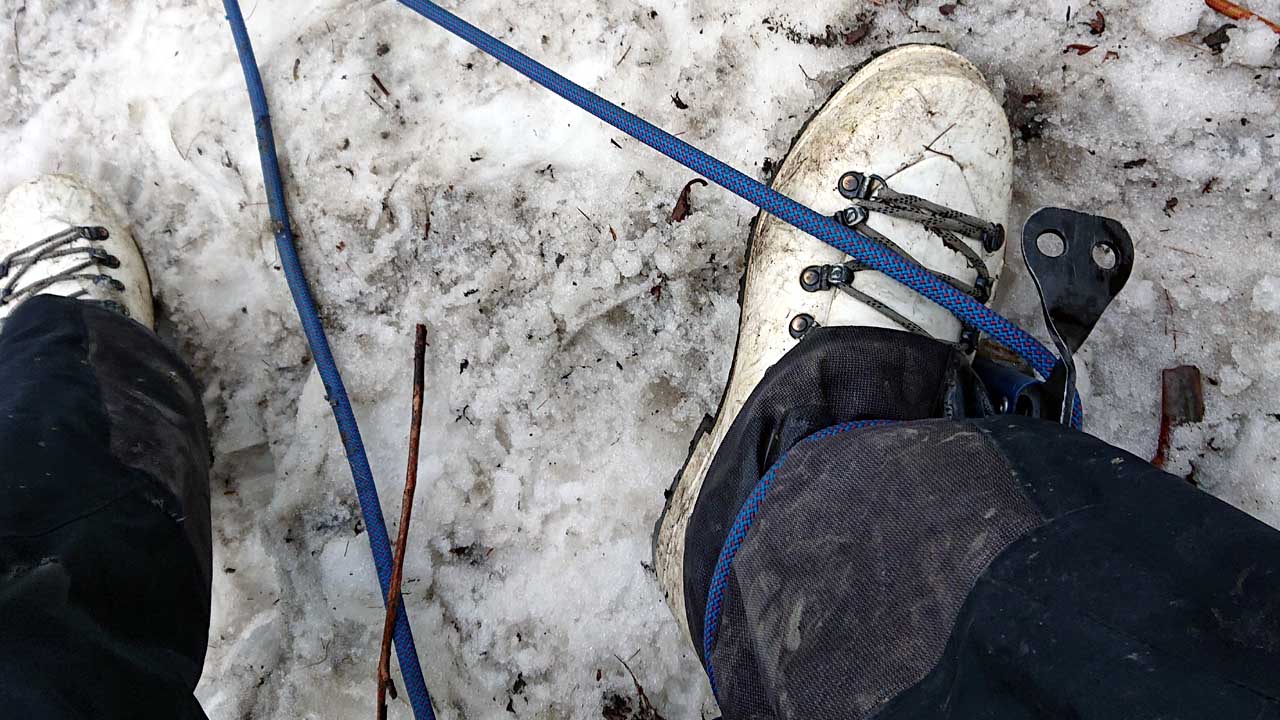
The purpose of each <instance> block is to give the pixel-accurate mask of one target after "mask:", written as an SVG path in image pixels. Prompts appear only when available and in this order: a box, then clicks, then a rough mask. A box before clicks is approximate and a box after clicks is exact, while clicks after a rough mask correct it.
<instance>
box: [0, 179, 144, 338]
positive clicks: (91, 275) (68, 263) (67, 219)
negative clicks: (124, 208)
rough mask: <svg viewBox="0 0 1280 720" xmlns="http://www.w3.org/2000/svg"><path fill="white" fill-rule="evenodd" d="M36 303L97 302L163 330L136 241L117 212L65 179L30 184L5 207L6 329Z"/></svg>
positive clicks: (0, 278) (2, 282)
mask: <svg viewBox="0 0 1280 720" xmlns="http://www.w3.org/2000/svg"><path fill="white" fill-rule="evenodd" d="M35 295H60V296H62V297H69V298H80V299H83V300H91V301H96V302H99V303H102V304H103V305H105V306H107V307H110V308H111V309H114V310H116V311H118V312H120V313H121V314H124V315H127V316H128V317H131V318H133V319H134V320H136V321H138V322H140V323H142V324H143V325H145V326H147V327H148V328H154V326H155V306H154V300H153V299H152V296H151V277H150V275H149V274H148V273H147V264H146V262H145V261H144V260H143V259H142V253H141V252H140V251H139V250H138V245H137V244H136V243H135V242H134V240H133V235H132V234H130V233H129V229H128V228H127V227H126V226H125V224H124V222H123V221H121V219H120V216H119V215H118V214H117V213H116V212H115V211H114V210H113V208H112V205H110V204H108V203H107V202H106V201H105V200H104V199H103V198H101V197H99V196H98V194H97V193H95V192H94V191H93V190H90V189H89V188H88V187H86V186H85V185H84V184H83V183H81V182H80V181H79V180H76V179H74V178H70V177H66V176H63V175H46V176H44V177H41V178H37V179H35V180H32V181H29V182H26V183H23V184H21V185H19V186H17V187H15V188H14V189H13V190H11V191H10V192H9V194H8V196H6V197H5V199H4V203H3V205H0V323H3V322H4V319H5V318H6V317H8V315H9V314H10V313H11V312H13V310H14V308H16V307H17V306H18V305H19V304H21V303H22V302H23V301H24V300H26V299H28V298H30V297H32V296H35Z"/></svg>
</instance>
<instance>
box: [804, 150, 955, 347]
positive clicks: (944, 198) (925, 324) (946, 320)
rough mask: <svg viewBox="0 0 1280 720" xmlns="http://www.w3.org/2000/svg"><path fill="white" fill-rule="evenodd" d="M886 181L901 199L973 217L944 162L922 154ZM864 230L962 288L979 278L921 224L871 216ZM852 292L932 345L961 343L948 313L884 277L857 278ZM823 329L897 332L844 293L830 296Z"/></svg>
mask: <svg viewBox="0 0 1280 720" xmlns="http://www.w3.org/2000/svg"><path fill="white" fill-rule="evenodd" d="M885 179H886V180H887V182H888V183H889V186H890V187H892V188H893V189H894V190H895V191H897V192H899V193H904V194H908V195H915V196H917V197H921V198H925V199H928V200H930V201H932V202H935V203H937V204H939V205H944V206H946V207H949V208H951V209H952V210H957V211H959V212H963V213H967V214H976V208H975V203H974V198H973V194H972V192H971V191H970V188H969V184H968V182H967V181H966V180H965V175H964V171H963V170H962V169H961V168H960V166H959V165H958V164H957V163H956V162H955V161H954V160H952V159H950V158H948V157H944V156H942V155H938V154H935V153H932V152H926V153H925V156H924V157H922V158H921V159H920V160H919V161H917V162H913V163H911V164H910V165H908V166H907V167H905V168H904V169H903V170H901V171H898V172H897V173H895V174H893V175H892V176H885ZM866 224H867V225H868V226H870V227H871V228H873V229H874V230H876V231H877V232H879V233H880V234H882V235H884V236H885V237H887V238H888V239H890V240H892V241H893V242H894V243H895V244H897V245H898V247H900V248H902V250H903V251H904V252H906V253H908V254H909V255H911V256H912V257H913V258H915V259H916V261H918V262H919V263H920V264H921V265H924V266H925V267H927V268H929V269H930V270H934V271H936V272H940V273H944V274H946V275H950V276H952V277H955V278H958V279H960V280H962V281H964V282H973V280H974V279H975V278H976V277H977V272H976V271H975V270H974V269H972V268H971V267H969V263H968V261H967V260H966V259H965V258H964V257H963V256H962V255H960V254H959V253H957V252H955V251H953V250H951V249H949V248H947V247H946V246H945V245H944V244H943V242H942V240H941V239H940V238H939V237H938V236H937V235H935V234H933V233H932V232H930V231H929V230H928V229H927V228H925V226H924V225H923V224H922V223H919V222H916V221H914V220H909V219H906V218H897V217H891V216H889V215H885V214H883V213H878V212H873V213H871V214H870V216H869V217H868V218H867V223H866ZM854 287H855V288H857V289H859V290H861V291H862V292H863V293H865V294H867V295H868V296H870V297H872V298H874V299H875V300H876V301H878V302H881V303H884V304H885V305H887V306H888V307H890V308H892V309H894V310H895V311H897V312H898V313H900V314H902V315H903V316H905V317H906V318H907V319H909V320H911V321H912V322H914V323H916V324H918V325H919V326H920V327H922V328H923V329H924V330H925V331H926V332H927V333H929V335H931V336H932V337H934V338H936V339H939V340H945V341H950V342H954V341H956V340H958V339H959V337H960V329H961V328H960V323H959V321H957V320H956V319H955V318H954V317H953V316H952V315H951V313H950V312H949V311H947V310H945V309H942V308H940V307H938V306H937V305H934V304H933V303H932V302H930V301H929V300H926V299H925V298H924V297H922V296H920V295H918V294H917V293H916V292H915V291H913V290H911V289H909V288H907V287H905V286H903V285H900V284H898V283H897V282H895V281H893V280H891V279H889V278H888V277H886V276H884V275H881V274H879V273H873V272H860V273H858V276H857V278H856V280H855V282H854ZM824 324H830V325H871V326H875V327H886V328H893V329H901V327H900V326H899V325H898V324H896V323H895V322H893V321H892V320H889V319H888V318H887V317H885V316H884V315H883V314H881V313H879V312H877V311H873V310H869V309H868V308H867V306H866V305H865V304H863V303H862V302H861V301H859V300H857V299H855V298H852V297H849V296H847V295H844V294H842V293H834V294H833V295H832V299H831V308H830V313H829V315H828V317H827V322H826V323H824Z"/></svg>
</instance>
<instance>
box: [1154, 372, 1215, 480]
mask: <svg viewBox="0 0 1280 720" xmlns="http://www.w3.org/2000/svg"><path fill="white" fill-rule="evenodd" d="M1201 420H1204V387H1203V385H1202V383H1201V376H1200V368H1197V367H1196V366H1194V365H1179V366H1178V367H1173V368H1169V369H1167V370H1165V371H1164V372H1163V373H1161V374H1160V434H1159V437H1158V440H1157V444H1156V455H1155V457H1154V458H1152V459H1151V464H1152V465H1155V466H1156V467H1158V468H1160V469H1161V470H1163V469H1164V466H1165V464H1166V463H1167V462H1168V461H1169V450H1170V449H1171V446H1172V445H1173V429H1174V428H1175V427H1177V426H1179V425H1189V424H1192V423H1198V422H1200V421H1201Z"/></svg>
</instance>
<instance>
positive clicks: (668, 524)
mask: <svg viewBox="0 0 1280 720" xmlns="http://www.w3.org/2000/svg"><path fill="white" fill-rule="evenodd" d="M1012 145H1013V141H1012V138H1011V137H1010V133H1009V123H1008V120H1007V118H1006V117H1005V114H1004V110H1003V108H1002V107H1001V104H1000V101H999V100H998V99H997V98H996V97H994V96H993V95H992V93H991V90H990V89H989V88H988V87H987V84H986V82H985V81H984V80H983V78H982V75H981V74H980V73H979V72H978V70H977V69H976V68H974V66H973V65H971V64H970V63H969V62H968V61H967V60H965V59H964V58H962V57H961V56H959V55H957V54H956V53H954V52H951V51H949V50H946V49H943V48H940V47H934V46H929V45H912V46H905V47H901V48H898V49H896V50H893V51H891V52H888V53H886V54H884V55H882V56H880V57H879V58H877V59H875V60H874V61H872V62H871V63H869V64H868V65H866V66H865V67H864V68H863V69H862V70H860V71H859V72H858V73H857V74H856V75H855V76H854V77H853V78H852V79H851V80H849V82H848V83H846V84H845V85H844V87H842V88H841V89H840V90H839V91H838V92H837V93H836V94H835V95H834V96H833V97H832V98H831V99H830V100H829V101H828V102H827V104H826V105H825V106H824V107H823V108H822V109H821V110H820V111H819V112H818V113H817V114H816V115H815V116H814V117H813V118H812V120H810V122H809V124H808V126H807V127H806V128H805V129H804V131H803V132H802V133H801V135H800V137H799V139H797V140H796V142H795V144H794V146H793V147H792V148H791V151H790V153H789V154H788V156H787V159H786V161H785V162H784V163H783V165H782V167H781V168H780V170H779V171H778V175H777V177H776V178H775V179H774V181H773V187H774V189H776V190H778V191H779V192H781V193H782V194H784V195H787V196H790V197H791V198H793V199H795V200H797V201H799V202H801V203H803V204H805V205H808V206H809V207H811V208H813V209H814V210H817V211H818V212H820V213H825V214H829V215H835V214H836V213H838V212H840V211H842V210H845V209H846V208H848V207H849V206H850V204H851V203H850V199H846V198H852V199H855V200H858V201H866V200H870V202H856V203H855V204H859V205H861V206H862V207H864V208H866V209H869V210H871V212H870V213H864V214H862V215H858V214H856V213H854V214H844V215H843V217H844V218H845V221H846V222H848V223H850V224H855V225H857V227H858V229H859V230H860V231H862V232H863V233H864V234H871V235H874V234H875V233H876V232H878V233H879V234H880V235H883V236H884V237H885V238H887V239H888V240H889V241H891V242H892V243H893V244H894V245H896V249H898V250H899V251H900V252H903V253H905V254H907V255H910V256H911V257H913V258H915V260H916V261H917V262H919V263H920V264H921V265H924V266H925V267H926V268H928V269H929V270H931V271H933V272H934V273H936V274H940V275H945V276H948V280H949V281H950V282H952V284H953V285H956V286H957V287H962V288H964V287H967V288H968V289H969V290H972V291H974V292H971V293H970V294H971V295H973V296H975V297H976V298H977V299H979V300H980V301H982V302H987V301H988V300H989V298H990V294H991V292H992V291H993V290H994V285H995V282H996V280H998V279H999V276H1000V272H1001V270H1002V269H1003V266H1004V242H1003V225H1004V224H1005V223H1006V216H1007V214H1008V211H1009V202H1010V194H1011V182H1012V174H1013V167H1012V150H1013V148H1012ZM853 171H856V172H858V173H862V174H863V175H862V176H861V177H858V176H855V175H847V173H851V172H853ZM876 176H878V177H876ZM881 178H883V182H881V180H880V179H881ZM886 183H887V186H888V187H887V188H886V187H885V184H886ZM888 188H892V189H891V190H889V189H888ZM868 190H869V191H870V193H869V194H868V193H867V191H868ZM840 191H844V192H845V193H846V194H845V195H842V193H841V192H840ZM859 191H861V192H859ZM921 199H924V200H927V201H930V202H931V203H935V204H936V205H935V206H933V207H932V209H926V210H924V212H923V213H921V212H920V208H924V207H928V205H929V204H928V203H922V202H921ZM937 206H945V207H937ZM948 208H949V209H950V210H954V211H959V213H964V214H966V215H969V216H975V218H980V219H981V220H983V221H987V223H984V224H985V225H986V227H987V228H988V231H989V232H988V233H987V234H986V235H983V234H980V233H973V232H969V233H964V236H963V237H962V236H961V233H962V232H963V231H962V230H957V228H956V227H955V226H954V224H953V223H950V222H949V220H950V219H953V218H954V217H955V216H956V213H948V212H947V209H948ZM922 216H927V217H925V219H923V221H922ZM975 218H970V220H972V219H975ZM930 223H932V225H930ZM994 224H999V225H1000V226H1001V227H1000V228H995V227H994ZM944 226H945V227H944ZM969 229H970V230H972V227H970V228H969ZM944 236H946V237H945V238H944ZM849 261H850V258H849V257H848V256H846V255H844V254H843V253H842V252H841V251H839V250H836V249H835V248H832V247H830V246H828V245H826V244H825V243H823V242H821V241H819V240H817V239H815V238H813V237H812V236H810V235H808V234H806V233H804V232H801V231H800V230H797V229H795V228H794V227H792V226H790V225H788V224H786V223H784V222H783V221H781V220H778V219H777V218H774V217H772V216H768V215H762V216H761V217H760V219H759V222H758V223H757V224H756V227H755V230H754V232H753V234H752V237H751V244H750V246H749V251H748V264H747V270H746V280H745V283H744V285H743V290H742V296H741V306H742V316H741V320H740V323H739V327H738V345H737V350H736V352H735V355H734V360H733V369H732V371H731V372H730V378H729V384H728V387H727V388H726V390H725V394H724V398H723V399H722V400H721V405H720V410H719V412H718V414H717V417H716V419H715V422H714V425H712V426H711V427H710V429H709V430H707V431H705V432H704V433H703V434H701V436H700V437H698V438H696V439H695V441H694V444H693V447H692V450H691V453H690V456H689V459H688V461H687V463H686V465H685V467H684V469H683V470H682V471H681V473H680V475H679V476H678V477H677V478H676V481H675V484H674V485H673V486H672V489H671V492H670V493H669V497H668V500H667V506H666V508H665V509H664V510H663V514H662V518H661V519H660V520H659V521H658V528H657V532H656V536H655V542H654V553H655V558H654V562H655V566H656V570H657V574H658V579H659V582H660V583H661V585H662V589H663V592H664V593H665V595H666V598H667V603H668V605H669V606H670V607H671V609H672V611H673V612H674V613H675V616H676V618H677V619H678V620H679V622H680V624H681V626H684V630H685V633H686V636H687V635H688V630H689V629H688V627H687V617H686V614H685V607H684V604H685V600H684V589H683V587H684V586H683V581H684V577H683V575H684V572H683V568H684V557H685V533H686V530H687V528H688V523H689V517H690V515H691V514H692V513H693V510H694V504H695V503H696V502H697V499H698V496H699V493H700V491H701V489H702V486H703V482H704V480H705V478H706V475H707V472H708V469H709V467H710V465H711V461H712V458H714V457H715V455H716V451H717V450H718V449H719V447H720V444H721V442H722V441H723V440H724V437H725V435H726V433H727V432H728V430H729V427H730V425H732V424H733V422H734V419H735V418H736V417H737V415H738V413H739V411H740V410H741V409H742V407H743V404H744V403H745V402H746V401H747V398H748V397H749V396H750V395H751V392H752V390H754V389H755V387H756V385H757V384H759V382H760V380H761V378H762V377H763V376H764V374H765V371H766V370H768V369H769V368H770V367H771V366H773V365H774V364H775V363H777V362H778V360H780V359H781V358H782V356H783V355H785V354H786V353H787V351H789V350H790V349H791V348H792V347H794V346H795V345H796V343H797V342H799V340H798V339H797V338H798V337H803V335H804V333H805V332H806V331H807V330H808V329H809V328H811V327H814V326H815V325H824V326H859V325H862V326H877V327H887V328H894V329H899V330H908V331H912V332H917V333H925V334H928V335H930V336H932V337H934V338H936V339H938V340H943V341H949V342H959V341H960V340H961V338H962V332H963V328H962V327H961V324H960V322H959V321H958V320H957V319H956V318H955V317H954V316H952V314H951V313H950V312H948V311H947V310H945V309H943V308H941V307H939V306H937V305H935V304H933V303H932V302H930V301H929V300H927V299H925V298H924V297H922V296H920V295H918V294H916V293H915V292H914V291H912V290H910V289H908V288H906V287H904V286H902V285H900V284H898V283H897V282H895V281H893V280H891V279H890V278H888V277H887V276H885V275H882V274H880V273H876V272H873V271H870V270H865V269H862V268H860V267H858V266H857V265H856V263H850V264H848V265H846V263H849ZM979 268H982V272H980V271H979ZM979 285H981V286H985V287H982V288H979V287H977V286H979ZM966 335H967V333H966ZM704 427H705V426H704Z"/></svg>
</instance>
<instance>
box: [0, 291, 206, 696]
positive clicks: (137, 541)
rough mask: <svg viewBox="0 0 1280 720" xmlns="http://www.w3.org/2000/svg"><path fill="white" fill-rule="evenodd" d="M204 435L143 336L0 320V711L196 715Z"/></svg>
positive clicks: (48, 301) (79, 312)
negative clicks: (194, 693)
mask: <svg viewBox="0 0 1280 720" xmlns="http://www.w3.org/2000/svg"><path fill="white" fill-rule="evenodd" d="M208 470H209V442H208V437H207V435H206V429H205V420H204V413H203V409H202V408H201V404H200V395H199V392H198V391H197V388H196V384H195V381H194V378H193V377H192V376H191V372H190V370H189V369H187V367H186V366H185V365H184V364H183V362H182V361H181V360H180V359H179V358H178V357H177V356H176V355H174V353H173V352H171V351H170V350H169V349H167V348H166V347H164V345H163V344H161V342H160V340H159V339H158V338H157V337H156V336H155V335H154V334H153V333H151V332H150V331H149V330H147V329H146V328H144V327H142V326H141V325H138V324H137V323H135V322H133V321H131V320H128V319H125V318H123V317H121V316H119V315H116V314H115V313H112V312H110V311H107V310H104V309H101V308H99V307H96V306H94V305H92V304H88V303H82V302H78V301H74V300H66V299H62V298H55V297H36V298H33V299H32V300H30V301H28V302H26V303H25V304H23V305H22V306H21V307H19V308H18V309H17V310H16V311H15V312H14V314H13V315H11V316H10V318H9V319H8V320H7V321H6V322H5V324H4V327H3V329H2V330H0V716H3V717H12V718H24V719H26V718H36V719H38V720H43V719H44V718H95V719H102V718H166V719H172V718H179V719H182V718H204V717H205V716H204V713H203V712H202V711H201V709H200V706H199V704H198V703H197V702H196V701H195V699H194V697H193V696H192V694H191V693H192V690H193V689H194V688H195V685H196V682H197V680H198V679H199V677H200V671H201V667H202V665H203V663H204V654H205V648H206V642H207V635H208V629H209V593H210V563H211V557H210V535H209V479H208Z"/></svg>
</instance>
